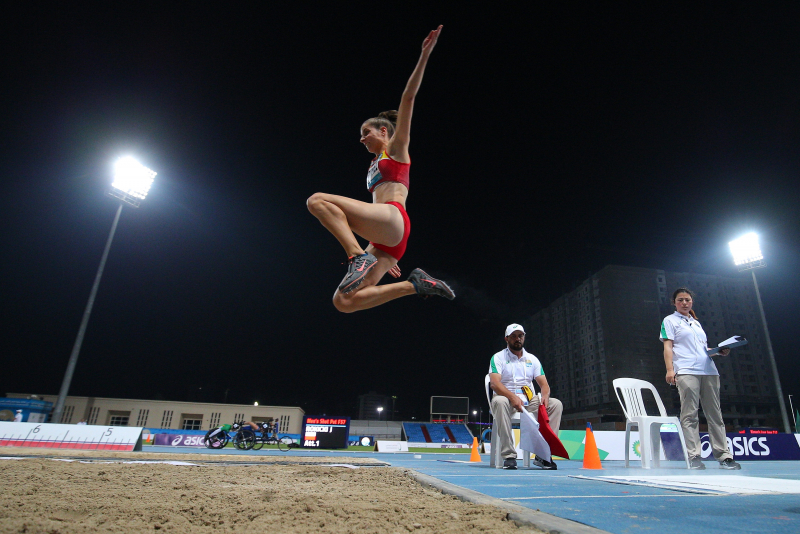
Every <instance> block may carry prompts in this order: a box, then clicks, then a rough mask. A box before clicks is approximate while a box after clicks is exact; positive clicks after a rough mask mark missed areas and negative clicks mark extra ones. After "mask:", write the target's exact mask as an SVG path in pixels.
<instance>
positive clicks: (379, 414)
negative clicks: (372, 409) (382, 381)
mask: <svg viewBox="0 0 800 534" xmlns="http://www.w3.org/2000/svg"><path fill="white" fill-rule="evenodd" d="M381 412H383V406H378V421H380V420H381Z"/></svg>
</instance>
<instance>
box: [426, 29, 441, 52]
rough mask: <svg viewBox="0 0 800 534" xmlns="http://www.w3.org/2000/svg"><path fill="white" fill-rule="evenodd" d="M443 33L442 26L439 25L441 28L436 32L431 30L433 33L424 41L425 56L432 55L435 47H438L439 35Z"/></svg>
mask: <svg viewBox="0 0 800 534" xmlns="http://www.w3.org/2000/svg"><path fill="white" fill-rule="evenodd" d="M440 33H442V25H441V24H439V27H438V28H436V29H435V30H431V33H429V34H428V36H427V37H426V38H425V40H424V41H422V53H423V54H430V53H431V50H433V47H434V46H436V41H437V40H438V39H439V34H440Z"/></svg>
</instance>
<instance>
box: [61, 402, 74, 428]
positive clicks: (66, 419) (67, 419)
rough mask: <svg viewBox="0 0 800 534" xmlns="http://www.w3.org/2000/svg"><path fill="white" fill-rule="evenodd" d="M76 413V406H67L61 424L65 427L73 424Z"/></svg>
mask: <svg viewBox="0 0 800 534" xmlns="http://www.w3.org/2000/svg"><path fill="white" fill-rule="evenodd" d="M74 413H75V406H67V407H66V408H64V413H63V414H62V415H61V422H62V423H63V424H65V425H68V424H70V423H72V414H74Z"/></svg>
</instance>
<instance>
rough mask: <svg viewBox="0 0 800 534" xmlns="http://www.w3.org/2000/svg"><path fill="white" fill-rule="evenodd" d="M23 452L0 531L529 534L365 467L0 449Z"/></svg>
mask: <svg viewBox="0 0 800 534" xmlns="http://www.w3.org/2000/svg"><path fill="white" fill-rule="evenodd" d="M20 455H35V456H38V457H33V458H23V459H3V460H0V474H1V475H2V478H0V480H2V481H3V485H4V487H3V491H2V492H0V532H47V533H71V532H76V533H84V532H85V533H89V532H154V531H155V532H178V533H182V532H187V533H188V532H192V533H199V532H212V531H223V530H224V531H233V532H245V531H249V532H264V531H273V532H297V533H306V532H308V533H311V532H331V533H349V532H352V533H354V534H356V533H358V534H363V533H370V532H375V533H384V532H388V533H394V532H399V533H402V532H420V533H423V532H453V533H456V532H458V533H463V532H484V531H485V532H492V533H498V534H500V533H506V532H514V533H519V532H538V531H536V530H533V529H530V528H518V527H517V526H516V525H515V524H514V523H513V522H510V521H508V520H506V512H504V511H502V510H500V509H497V508H494V507H492V506H486V505H476V504H471V503H466V502H462V501H460V500H458V499H457V498H455V497H452V496H448V495H443V494H442V493H440V492H438V491H436V490H432V489H430V488H425V487H423V486H422V485H420V484H419V483H417V482H416V481H415V480H413V479H412V478H411V477H410V476H409V475H408V472H407V470H406V469H400V468H393V467H375V466H374V465H376V464H379V463H380V462H376V461H374V460H370V459H369V458H348V459H346V464H348V465H349V467H345V466H331V465H326V464H341V463H343V459H342V458H321V457H313V458H311V457H300V456H294V457H292V458H291V460H289V459H287V457H285V456H284V457H275V456H271V457H267V456H224V457H223V456H222V455H218V454H215V455H210V454H197V455H187V454H180V455H177V454H175V455H172V454H149V453H146V452H144V453H102V452H79V451H65V450H61V451H54V450H45V449H29V448H21V447H15V448H0V457H4V456H20ZM44 456H47V457H50V456H52V457H56V458H57V459H53V458H44ZM65 460H69V461H65ZM143 460H148V461H149V462H147V463H124V462H132V461H143ZM155 460H160V461H162V462H185V463H192V464H195V465H173V464H170V463H154V462H153V461H155ZM220 461H225V462H230V463H224V464H221V463H216V462H220Z"/></svg>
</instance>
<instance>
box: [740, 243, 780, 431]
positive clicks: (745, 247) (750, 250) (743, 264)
mask: <svg viewBox="0 0 800 534" xmlns="http://www.w3.org/2000/svg"><path fill="white" fill-rule="evenodd" d="M728 246H729V247H730V249H731V254H732V255H733V263H734V264H736V266H737V267H739V271H750V273H751V274H752V275H753V287H755V289H756V301H757V302H758V311H759V312H761V323H762V324H763V325H764V334H765V336H764V338H765V339H766V340H767V354H768V355H769V361H770V363H771V364H772V377H773V378H774V380H775V389H776V390H777V394H778V404H779V405H780V408H781V418H782V419H783V431H784V432H786V433H787V434H791V433H792V430H791V428H790V427H789V418H788V417H787V416H786V403H785V402H784V401H783V388H781V378H780V375H779V374H778V365H777V363H776V362H775V353H774V352H772V340H771V339H770V337H769V328H767V316H766V315H764V305H763V304H761V292H760V291H759V290H758V281H756V272H755V270H756V269H758V268H759V267H765V266H766V263H765V262H764V255H763V254H762V253H761V247H760V246H759V244H758V236H757V235H756V234H755V233H752V232H751V233H749V234H746V235H743V236H742V237H740V238H739V239H735V240H733V241H731V242H730V243H728Z"/></svg>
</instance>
